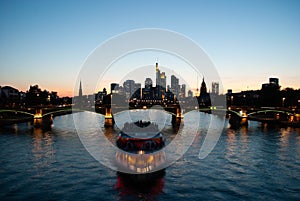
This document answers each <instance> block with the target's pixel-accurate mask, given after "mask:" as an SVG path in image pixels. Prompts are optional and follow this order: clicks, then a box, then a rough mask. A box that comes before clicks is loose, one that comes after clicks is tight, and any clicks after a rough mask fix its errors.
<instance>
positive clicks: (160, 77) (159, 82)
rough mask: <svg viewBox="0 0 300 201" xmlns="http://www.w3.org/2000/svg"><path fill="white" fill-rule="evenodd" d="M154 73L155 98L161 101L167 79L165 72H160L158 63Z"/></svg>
mask: <svg viewBox="0 0 300 201" xmlns="http://www.w3.org/2000/svg"><path fill="white" fill-rule="evenodd" d="M155 71H156V98H158V99H163V97H164V95H165V91H166V86H167V81H166V80H167V77H166V74H165V72H160V70H159V68H158V63H157V62H156V64H155Z"/></svg>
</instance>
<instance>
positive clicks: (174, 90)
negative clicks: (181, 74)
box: [171, 75, 180, 97]
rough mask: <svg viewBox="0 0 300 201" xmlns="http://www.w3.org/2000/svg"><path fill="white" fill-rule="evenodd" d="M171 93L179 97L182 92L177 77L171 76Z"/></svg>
mask: <svg viewBox="0 0 300 201" xmlns="http://www.w3.org/2000/svg"><path fill="white" fill-rule="evenodd" d="M171 92H172V93H173V94H174V95H176V97H178V96H179V92H180V85H179V79H178V78H177V77H176V76H175V75H172V76H171Z"/></svg>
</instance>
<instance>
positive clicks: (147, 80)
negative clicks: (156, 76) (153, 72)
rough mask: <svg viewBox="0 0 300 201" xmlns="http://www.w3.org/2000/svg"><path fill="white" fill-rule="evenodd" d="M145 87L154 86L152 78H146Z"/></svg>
mask: <svg viewBox="0 0 300 201" xmlns="http://www.w3.org/2000/svg"><path fill="white" fill-rule="evenodd" d="M145 88H146V89H151V88H152V79H151V78H146V80H145Z"/></svg>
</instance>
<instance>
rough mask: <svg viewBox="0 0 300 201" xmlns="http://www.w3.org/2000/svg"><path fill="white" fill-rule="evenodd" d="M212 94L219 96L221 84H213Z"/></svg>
mask: <svg viewBox="0 0 300 201" xmlns="http://www.w3.org/2000/svg"><path fill="white" fill-rule="evenodd" d="M211 93H213V94H216V95H219V82H212V83H211Z"/></svg>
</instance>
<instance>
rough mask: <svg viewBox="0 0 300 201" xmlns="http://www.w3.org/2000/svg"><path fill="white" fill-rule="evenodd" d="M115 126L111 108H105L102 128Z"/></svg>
mask: <svg viewBox="0 0 300 201" xmlns="http://www.w3.org/2000/svg"><path fill="white" fill-rule="evenodd" d="M114 124H115V121H114V118H113V115H112V109H111V107H107V108H105V120H104V127H113V126H114Z"/></svg>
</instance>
